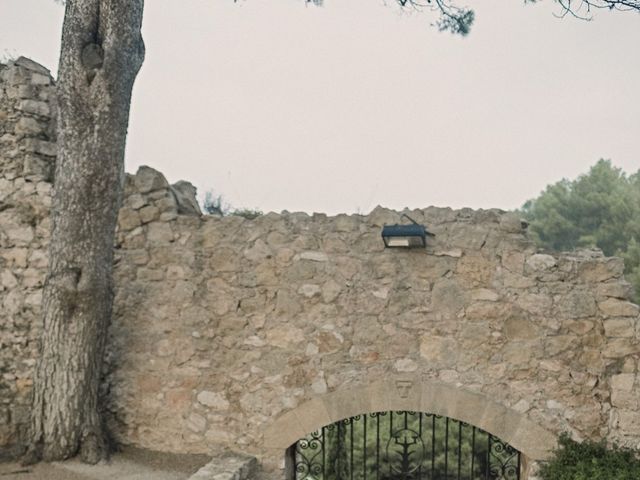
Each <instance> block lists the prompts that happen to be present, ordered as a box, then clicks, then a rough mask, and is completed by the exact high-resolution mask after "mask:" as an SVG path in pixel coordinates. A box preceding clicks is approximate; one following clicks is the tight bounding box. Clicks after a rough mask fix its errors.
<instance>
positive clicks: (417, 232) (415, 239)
mask: <svg viewBox="0 0 640 480" xmlns="http://www.w3.org/2000/svg"><path fill="white" fill-rule="evenodd" d="M382 240H383V241H384V246H385V247H387V248H394V247H396V248H414V247H423V248H424V247H426V246H427V230H426V229H425V228H424V226H422V225H415V224H414V225H385V226H384V227H382Z"/></svg>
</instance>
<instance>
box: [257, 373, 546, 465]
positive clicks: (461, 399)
mask: <svg viewBox="0 0 640 480" xmlns="http://www.w3.org/2000/svg"><path fill="white" fill-rule="evenodd" d="M389 410H411V411H419V412H426V413H434V414H437V415H442V416H447V417H450V418H454V419H456V420H461V421H463V422H466V423H469V424H471V425H474V426H476V427H479V428H481V429H483V430H485V431H487V432H489V433H491V434H492V435H494V436H496V437H498V438H500V439H501V440H503V441H504V442H506V443H508V444H509V445H511V446H513V447H514V448H516V449H517V450H519V451H520V452H521V453H522V454H523V455H524V456H525V457H526V458H528V459H530V460H534V461H535V460H545V459H546V458H548V457H549V454H550V452H551V450H552V449H553V448H554V447H555V446H556V437H555V435H553V434H552V433H550V432H549V431H547V430H545V429H543V428H542V427H540V426H539V425H537V424H535V423H533V422H532V421H530V420H529V419H528V418H526V416H525V415H523V414H521V413H519V412H516V411H515V410H513V409H511V408H508V407H505V406H504V405H501V404H499V403H497V402H495V401H493V400H491V399H490V398H489V397H487V396H486V395H484V394H482V393H475V392H471V391H469V390H466V389H464V388H458V387H454V386H452V385H447V384H444V383H441V382H437V381H433V380H425V379H421V378H419V377H410V376H394V377H392V378H388V379H384V380H378V381H374V382H371V383H368V384H365V385H358V386H352V387H346V388H342V389H339V390H336V391H334V392H331V393H328V394H325V395H321V396H318V397H315V398H313V399H311V400H309V401H307V402H305V403H303V404H301V405H299V406H298V407H296V408H294V409H292V410H289V411H287V412H285V413H284V414H282V415H280V416H279V417H278V418H277V419H276V420H275V421H274V422H272V423H271V424H270V425H268V426H267V428H266V429H265V430H264V439H263V441H264V448H265V449H266V450H271V451H274V450H277V451H278V452H284V450H285V449H286V448H288V447H290V446H291V445H292V444H294V443H295V442H297V441H298V440H299V439H300V438H303V437H304V436H306V435H308V434H309V433H311V432H314V431H316V430H318V429H319V428H321V427H323V426H325V425H328V424H331V423H334V422H336V421H338V420H341V419H344V418H348V417H352V416H355V415H359V414H362V413H369V412H381V411H389Z"/></svg>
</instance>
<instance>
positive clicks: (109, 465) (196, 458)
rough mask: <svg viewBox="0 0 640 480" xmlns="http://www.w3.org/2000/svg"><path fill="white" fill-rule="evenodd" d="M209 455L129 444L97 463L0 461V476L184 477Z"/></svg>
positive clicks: (67, 479) (88, 479) (43, 479)
mask: <svg viewBox="0 0 640 480" xmlns="http://www.w3.org/2000/svg"><path fill="white" fill-rule="evenodd" d="M210 459H211V458H210V456H208V455H178V454H172V453H163V452H152V451H149V450H143V449H139V448H130V447H129V448H126V449H125V450H124V451H122V452H119V453H116V454H114V455H113V456H112V457H111V459H110V460H109V461H108V462H104V463H99V464H98V465H86V464H83V463H81V462H79V461H77V460H69V461H67V462H56V463H51V464H38V465H34V466H31V467H22V466H20V465H19V464H17V463H0V480H185V479H187V478H189V477H190V476H191V475H192V474H193V473H195V472H196V471H197V470H198V469H199V468H200V467H202V466H203V465H204V464H206V463H207V462H208V461H209V460H210Z"/></svg>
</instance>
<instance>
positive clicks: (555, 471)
mask: <svg viewBox="0 0 640 480" xmlns="http://www.w3.org/2000/svg"><path fill="white" fill-rule="evenodd" d="M540 477H541V478H542V479H543V480H595V479H597V480H631V479H640V458H639V457H638V453H637V452H634V451H633V450H630V449H626V448H619V447H616V446H614V447H611V448H610V447H607V446H606V444H605V443H604V442H589V441H586V442H582V443H579V442H576V441H574V440H571V438H569V436H568V435H566V434H564V435H562V436H561V437H560V440H559V448H558V449H557V450H555V452H554V456H553V458H552V459H551V460H550V461H549V462H548V463H546V464H544V465H543V466H542V468H541V470H540Z"/></svg>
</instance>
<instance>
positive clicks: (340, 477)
mask: <svg viewBox="0 0 640 480" xmlns="http://www.w3.org/2000/svg"><path fill="white" fill-rule="evenodd" d="M332 427H333V428H330V429H329V431H328V440H329V444H328V447H329V449H328V452H327V476H326V479H327V480H347V478H349V462H348V459H347V448H348V447H347V425H346V424H345V423H344V421H340V422H336V423H335V424H333V425H332Z"/></svg>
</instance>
